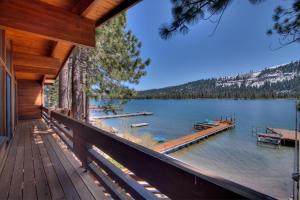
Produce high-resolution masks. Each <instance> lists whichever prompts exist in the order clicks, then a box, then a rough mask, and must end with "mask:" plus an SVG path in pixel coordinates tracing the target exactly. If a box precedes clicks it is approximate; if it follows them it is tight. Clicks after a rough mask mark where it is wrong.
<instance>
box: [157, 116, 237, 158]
mask: <svg viewBox="0 0 300 200" xmlns="http://www.w3.org/2000/svg"><path fill="white" fill-rule="evenodd" d="M233 126H234V124H233V123H230V122H227V121H222V122H219V123H218V124H217V125H216V126H214V127H211V128H207V129H204V130H201V131H199V132H196V133H193V134H189V135H185V136H183V137H180V138H177V139H174V140H170V141H167V142H164V143H162V144H158V145H156V146H155V147H154V150H155V151H157V152H160V153H171V152H174V151H176V150H178V149H181V148H183V147H186V146H188V145H190V144H193V143H196V142H198V141H199V140H202V139H204V138H207V137H209V136H212V135H215V134H217V133H220V132H222V131H225V130H227V129H230V128H232V127H233Z"/></svg>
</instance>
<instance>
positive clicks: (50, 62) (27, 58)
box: [13, 52, 61, 70]
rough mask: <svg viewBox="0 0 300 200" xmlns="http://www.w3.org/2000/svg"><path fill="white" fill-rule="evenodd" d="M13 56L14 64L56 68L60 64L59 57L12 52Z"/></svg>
mask: <svg viewBox="0 0 300 200" xmlns="http://www.w3.org/2000/svg"><path fill="white" fill-rule="evenodd" d="M13 58H14V65H16V66H26V67H34V68H43V69H55V70H58V69H59V67H60V65H61V62H60V60H59V59H57V58H52V57H47V56H36V55H32V54H25V53H16V52H15V53H14V54H13Z"/></svg>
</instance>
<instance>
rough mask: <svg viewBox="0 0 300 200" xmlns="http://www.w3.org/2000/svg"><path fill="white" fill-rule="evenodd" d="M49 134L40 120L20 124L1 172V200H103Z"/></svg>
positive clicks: (90, 179)
mask: <svg viewBox="0 0 300 200" xmlns="http://www.w3.org/2000/svg"><path fill="white" fill-rule="evenodd" d="M52 134H54V133H53V131H52V130H49V129H48V127H47V126H46V124H45V123H44V122H43V121H42V120H24V121H19V123H18V126H17V128H16V131H15V136H14V139H13V140H12V143H11V144H10V148H9V150H8V153H7V157H6V160H5V162H4V165H3V168H2V171H1V172H0V199H1V200H2V199H14V200H15V199H28V200H36V199H41V200H44V199H45V200H48V199H56V200H58V199H87V200H89V199H91V200H93V199H105V197H106V196H105V195H104V192H103V190H102V189H101V187H100V186H99V185H98V184H96V183H95V182H93V179H92V177H88V176H89V175H88V173H86V172H83V171H82V170H83V168H81V167H80V164H79V162H78V161H76V159H75V158H74V157H73V160H72V159H71V157H72V153H71V152H69V154H66V151H65V149H63V148H62V146H61V145H59V144H58V142H59V141H58V140H56V139H55V137H54V136H53V135H52ZM55 136H56V137H58V136H57V135H56V134H55Z"/></svg>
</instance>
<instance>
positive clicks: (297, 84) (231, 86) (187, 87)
mask: <svg viewBox="0 0 300 200" xmlns="http://www.w3.org/2000/svg"><path fill="white" fill-rule="evenodd" d="M299 97H300V61H295V62H290V63H288V64H281V65H276V66H271V67H267V68H264V69H262V70H260V71H250V72H248V73H242V74H238V75H233V76H223V77H219V78H209V79H200V80H196V81H191V82H187V83H184V84H180V85H176V86H168V87H163V88H158V89H150V90H144V91H139V92H138V95H137V97H136V98H140V99H154V98H158V99H168V98H174V99H185V98H192V99H193V98H242V99H255V98H299Z"/></svg>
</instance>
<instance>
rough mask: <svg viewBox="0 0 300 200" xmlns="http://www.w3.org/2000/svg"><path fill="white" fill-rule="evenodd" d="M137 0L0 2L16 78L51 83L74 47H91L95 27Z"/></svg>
mask: <svg viewBox="0 0 300 200" xmlns="http://www.w3.org/2000/svg"><path fill="white" fill-rule="evenodd" d="M139 1H140V0H2V1H0V28H1V29H5V30H6V35H7V38H8V39H9V40H12V44H13V46H12V49H13V64H14V70H15V74H16V78H17V79H27V80H44V81H45V83H51V82H53V80H55V78H56V77H57V75H58V73H59V71H60V69H61V68H62V66H63V65H64V63H65V61H66V60H67V58H68V57H69V55H70V53H71V51H72V49H73V48H74V47H75V46H83V47H93V46H94V44H95V28H96V27H98V26H101V25H102V24H103V23H104V22H105V21H107V20H108V19H110V18H111V17H113V16H115V15H116V14H118V13H120V12H121V11H123V10H125V9H127V8H129V7H130V6H132V5H134V4H136V3H137V2H139Z"/></svg>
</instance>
